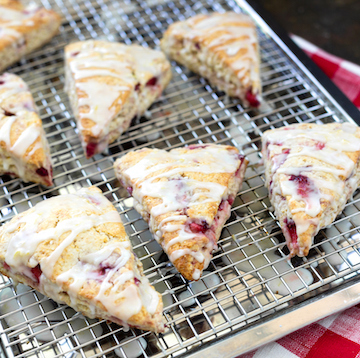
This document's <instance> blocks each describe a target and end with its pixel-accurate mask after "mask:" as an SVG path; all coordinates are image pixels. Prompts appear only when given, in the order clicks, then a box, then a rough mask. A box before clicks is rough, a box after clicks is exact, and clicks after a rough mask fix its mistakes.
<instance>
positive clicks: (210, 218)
mask: <svg viewBox="0 0 360 358" xmlns="http://www.w3.org/2000/svg"><path fill="white" fill-rule="evenodd" d="M247 163H248V161H247V160H246V159H245V158H244V157H243V156H242V155H240V154H239V152H238V150H237V149H236V148H234V147H231V146H223V145H215V144H204V145H192V146H189V147H185V148H179V149H173V150H171V151H169V152H167V151H165V150H158V149H148V148H144V149H141V150H137V151H134V152H129V153H128V154H126V155H125V156H123V157H121V158H119V159H117V160H116V162H115V164H114V168H115V173H116V176H117V178H118V179H119V181H120V183H121V184H122V185H123V186H124V187H125V188H127V190H128V192H129V193H130V194H131V195H132V196H133V198H134V207H135V209H136V210H137V211H138V212H139V213H140V214H141V215H142V217H143V218H144V220H146V221H147V222H148V223H149V226H150V230H151V232H152V233H153V235H154V237H155V239H156V240H157V241H158V242H159V243H160V245H161V246H162V248H163V249H164V251H165V252H166V254H167V255H168V256H169V259H170V261H171V262H172V263H173V264H174V266H175V267H176V268H177V270H178V271H179V272H180V273H181V274H182V275H183V276H184V277H185V278H186V279H188V280H198V279H199V278H200V276H201V273H202V271H203V270H204V269H205V268H206V267H207V266H208V264H209V261H210V259H211V257H212V256H211V253H212V251H213V250H214V249H215V248H216V247H217V240H218V239H219V237H220V234H221V230H222V228H223V226H224V224H225V222H226V220H227V219H228V218H229V216H230V209H231V205H232V203H233V201H234V198H235V196H236V193H237V192H238V190H239V188H240V186H241V184H242V181H243V177H244V173H245V169H246V166H247Z"/></svg>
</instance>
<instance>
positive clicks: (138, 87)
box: [135, 83, 140, 91]
mask: <svg viewBox="0 0 360 358" xmlns="http://www.w3.org/2000/svg"><path fill="white" fill-rule="evenodd" d="M139 89H140V83H137V84H136V85H135V91H138V90H139Z"/></svg>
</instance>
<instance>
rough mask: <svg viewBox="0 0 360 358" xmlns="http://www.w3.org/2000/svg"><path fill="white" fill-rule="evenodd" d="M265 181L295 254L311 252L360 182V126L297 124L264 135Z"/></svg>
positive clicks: (348, 124)
mask: <svg viewBox="0 0 360 358" xmlns="http://www.w3.org/2000/svg"><path fill="white" fill-rule="evenodd" d="M262 148H263V149H262V154H263V158H264V163H265V176H266V186H267V187H268V189H269V195H270V200H271V203H272V205H273V207H274V208H275V214H276V217H277V219H278V220H279V223H280V226H281V228H282V231H283V233H284V236H285V238H286V243H287V245H288V247H289V250H290V255H292V256H293V255H298V256H306V255H307V254H308V253H309V249H310V247H311V245H312V243H313V238H314V236H315V235H316V234H317V233H318V232H319V230H320V229H322V228H324V227H326V226H328V225H330V224H331V223H332V222H333V221H334V220H335V218H336V216H337V215H339V214H340V213H341V211H342V210H343V209H344V207H345V204H346V202H347V200H348V199H349V198H350V197H351V196H352V194H353V193H354V191H355V190H356V189H357V187H358V186H359V184H360V170H359V165H360V160H359V157H360V128H359V127H357V126H356V125H354V124H350V123H331V124H325V125H317V124H307V123H302V124H294V125H290V126H287V127H281V128H277V129H274V130H268V131H266V132H265V133H264V135H263V137H262Z"/></svg>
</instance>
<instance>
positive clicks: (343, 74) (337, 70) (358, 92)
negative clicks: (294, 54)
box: [291, 35, 360, 109]
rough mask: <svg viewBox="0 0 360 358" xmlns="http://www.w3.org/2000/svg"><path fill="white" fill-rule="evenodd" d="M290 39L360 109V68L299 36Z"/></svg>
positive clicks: (292, 36)
mask: <svg viewBox="0 0 360 358" xmlns="http://www.w3.org/2000/svg"><path fill="white" fill-rule="evenodd" d="M291 38H292V40H293V41H294V42H295V43H296V44H297V45H298V46H299V47H300V48H301V49H302V50H303V51H305V52H306V53H307V54H308V55H309V56H310V58H311V59H312V60H313V61H314V62H315V63H316V64H317V65H318V66H319V67H320V68H321V69H322V70H323V71H324V72H325V73H326V74H327V75H328V76H329V77H330V78H331V79H332V80H333V81H334V83H335V84H336V85H337V86H338V87H339V88H340V89H341V90H342V91H343V92H344V93H345V95H346V96H347V97H348V98H349V99H350V101H352V102H353V103H354V105H355V106H356V107H358V108H359V109H360V66H358V65H356V64H355V63H352V62H349V61H346V60H344V59H342V58H340V57H336V56H334V55H331V54H330V53H328V52H326V51H324V50H322V49H321V48H319V47H317V46H315V45H313V44H312V43H310V42H308V41H306V40H304V39H303V38H301V37H299V36H296V35H291Z"/></svg>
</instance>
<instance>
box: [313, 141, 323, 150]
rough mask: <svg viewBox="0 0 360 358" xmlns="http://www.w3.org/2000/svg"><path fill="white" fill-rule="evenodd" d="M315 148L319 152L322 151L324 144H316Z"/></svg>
mask: <svg viewBox="0 0 360 358" xmlns="http://www.w3.org/2000/svg"><path fill="white" fill-rule="evenodd" d="M315 147H316V148H317V149H319V150H322V149H324V147H325V143H324V142H316V144H315Z"/></svg>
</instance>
